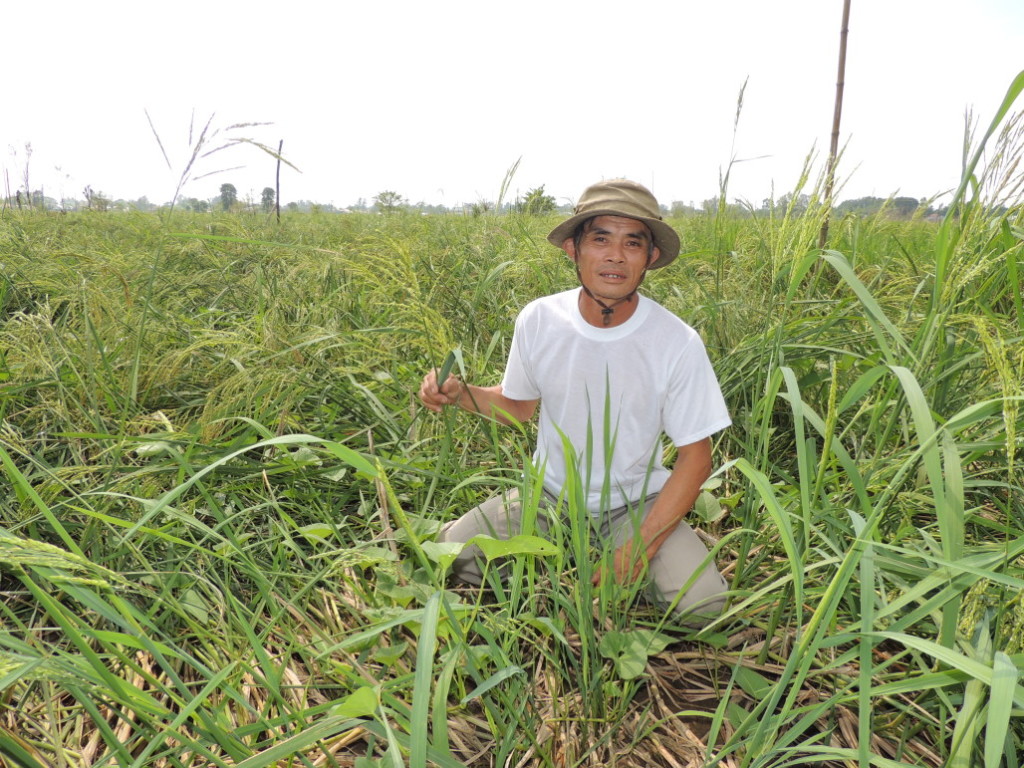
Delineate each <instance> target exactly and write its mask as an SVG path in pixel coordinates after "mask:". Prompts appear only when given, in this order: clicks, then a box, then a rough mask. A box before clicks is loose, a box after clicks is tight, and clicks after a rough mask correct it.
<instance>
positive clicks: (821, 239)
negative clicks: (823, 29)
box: [818, 0, 850, 248]
mask: <svg viewBox="0 0 1024 768" xmlns="http://www.w3.org/2000/svg"><path fill="white" fill-rule="evenodd" d="M849 34H850V0H843V26H842V30H841V31H840V33H839V74H838V76H837V77H836V106H835V111H834V112H833V114H832V144H831V146H830V147H829V151H828V167H827V169H826V171H825V220H824V221H823V222H822V224H821V233H820V234H819V235H818V247H819V248H824V247H825V242H826V241H827V240H828V224H829V219H830V218H831V216H832V188H833V186H834V185H835V178H836V156H837V155H838V154H839V121H840V119H841V118H842V116H843V88H844V87H845V85H846V38H847V37H848V36H849Z"/></svg>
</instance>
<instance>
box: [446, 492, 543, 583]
mask: <svg viewBox="0 0 1024 768" xmlns="http://www.w3.org/2000/svg"><path fill="white" fill-rule="evenodd" d="M545 523H546V518H545V516H544V515H538V516H537V529H538V533H540V534H543V532H544V531H546V530H547V526H546V525H545ZM522 525H523V510H522V504H521V503H520V502H519V491H518V490H516V489H512V490H510V491H508V492H506V493H504V494H503V495H501V496H494V497H492V498H490V499H488V500H487V501H485V502H484V503H483V504H481V505H480V506H479V507H474V508H473V509H471V510H469V512H467V513H466V514H464V515H463V516H462V517H460V518H459V519H458V520H452V521H451V522H449V523H446V524H445V525H444V526H443V527H442V528H441V531H440V533H438V535H437V540H438V541H454V542H459V543H462V542H466V541H469V540H470V539H472V538H473V537H474V536H476V535H477V534H479V533H486V534H487V535H488V536H493V537H494V538H496V539H510V538H512V537H513V536H516V535H518V534H519V533H520V532H521V531H522ZM483 559H484V557H483V552H481V551H480V548H479V547H477V546H475V545H474V546H472V547H466V548H465V549H463V550H462V552H461V553H459V556H458V557H457V558H455V562H453V563H452V574H453V575H454V576H455V577H456V578H457V579H459V580H460V581H465V582H467V583H469V584H480V582H481V581H483V568H481V562H482V561H483Z"/></svg>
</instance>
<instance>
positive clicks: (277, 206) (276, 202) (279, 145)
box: [274, 0, 849, 224]
mask: <svg viewBox="0 0 1024 768" xmlns="http://www.w3.org/2000/svg"><path fill="white" fill-rule="evenodd" d="M847 2H849V0H847ZM283 146H284V139H281V140H280V141H279V142H277V179H276V181H275V185H274V186H275V187H276V189H275V190H274V211H275V213H277V223H278V224H280V223H281V148H282V147H283Z"/></svg>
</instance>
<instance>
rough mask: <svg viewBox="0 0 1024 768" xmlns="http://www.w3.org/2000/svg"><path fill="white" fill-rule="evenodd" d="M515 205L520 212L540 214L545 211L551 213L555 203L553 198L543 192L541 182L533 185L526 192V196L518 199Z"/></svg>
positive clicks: (532, 214)
mask: <svg viewBox="0 0 1024 768" xmlns="http://www.w3.org/2000/svg"><path fill="white" fill-rule="evenodd" d="M516 207H517V208H518V210H519V212H520V213H525V214H528V215H530V216H540V215H541V214H545V213H553V212H554V211H555V208H556V207H557V204H556V203H555V198H553V197H552V196H551V195H545V194H544V185H543V184H541V185H540V186H539V187H535V188H534V189H531V190H530V191H529V192H527V193H526V196H525V197H523V198H521V199H520V200H519V202H518V204H517V206H516Z"/></svg>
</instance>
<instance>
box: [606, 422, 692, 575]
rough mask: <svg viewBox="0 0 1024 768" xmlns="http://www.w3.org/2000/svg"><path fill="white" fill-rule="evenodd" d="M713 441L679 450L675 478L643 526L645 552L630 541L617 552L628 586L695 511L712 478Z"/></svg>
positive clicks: (618, 566)
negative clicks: (681, 522) (695, 503)
mask: <svg viewBox="0 0 1024 768" xmlns="http://www.w3.org/2000/svg"><path fill="white" fill-rule="evenodd" d="M711 468H712V464H711V438H705V439H704V440H698V441H697V442H696V443H690V444H689V445H681V446H679V447H678V455H677V456H676V463H675V465H674V466H673V468H672V474H671V475H670V476H669V478H668V480H667V481H666V482H665V486H664V487H663V488H662V489H661V493H659V494H658V498H657V500H656V501H655V502H654V506H653V507H651V511H650V514H648V515H647V517H645V518H644V520H643V522H642V523H641V524H640V530H639V536H640V540H639V541H637V542H636V544H637V545H639V546H640V547H641V548H642V549H643V551H642V552H641V551H638V550H637V549H636V548H635V547H634V542H633V541H632V540H630V541H627V542H626V543H624V544H623V545H622V546H621V547H619V548H618V549H617V550H616V551H615V559H614V569H615V578H616V580H617V581H619V582H623V583H627V582H630V581H633V580H634V579H636V577H637V576H638V575H639V574H640V572H641V571H642V570H643V567H644V564H645V562H647V561H649V560H650V559H651V558H652V557H654V554H655V553H656V552H657V551H658V550H659V549H660V548H661V545H662V544H663V543H665V539H667V538H668V537H669V536H670V535H671V534H672V531H674V530H675V529H676V526H678V525H679V522H680V521H681V520H682V519H683V518H684V517H686V515H687V513H688V512H689V511H690V509H692V508H693V505H694V502H696V501H697V496H699V495H700V489H701V486H702V485H703V484H704V481H705V480H707V479H708V478H709V477H710V476H711ZM600 578H601V571H600V570H598V571H597V573H595V574H594V579H593V580H594V583H595V584H597V583H599V581H600Z"/></svg>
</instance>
